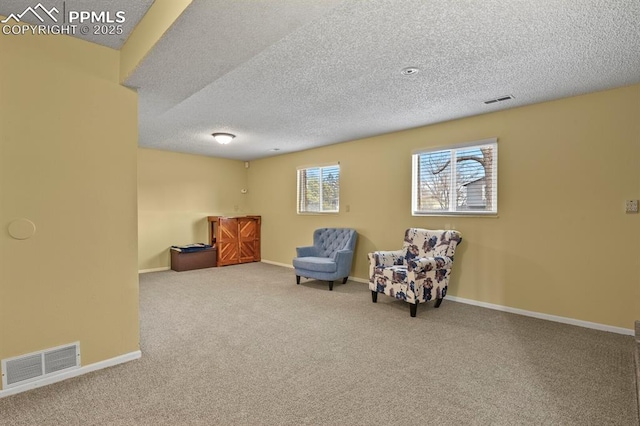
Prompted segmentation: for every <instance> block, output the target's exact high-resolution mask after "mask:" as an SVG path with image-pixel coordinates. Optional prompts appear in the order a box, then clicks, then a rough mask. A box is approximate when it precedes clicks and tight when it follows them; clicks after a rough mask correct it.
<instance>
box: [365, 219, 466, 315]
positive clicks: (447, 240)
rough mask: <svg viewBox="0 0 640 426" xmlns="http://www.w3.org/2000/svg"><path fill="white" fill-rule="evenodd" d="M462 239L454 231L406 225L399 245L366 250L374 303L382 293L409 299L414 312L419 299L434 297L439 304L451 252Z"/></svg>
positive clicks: (442, 294) (448, 269)
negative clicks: (397, 247)
mask: <svg viewBox="0 0 640 426" xmlns="http://www.w3.org/2000/svg"><path fill="white" fill-rule="evenodd" d="M461 241H462V237H461V236H460V233H459V232H457V231H430V230H428V229H419V228H409V229H407V230H406V232H405V234H404V244H403V247H402V249H400V250H395V251H376V252H373V253H369V255H368V256H369V289H370V290H371V299H372V300H373V303H376V302H377V301H378V293H384V294H386V295H387V296H391V297H393V298H396V299H400V300H404V301H405V302H407V303H409V307H410V314H411V316H412V317H415V316H416V310H417V307H418V303H424V302H428V301H429V300H433V299H436V304H435V307H436V308H437V307H439V306H440V303H442V299H443V298H444V296H445V295H446V294H447V287H448V285H449V277H450V276H451V266H453V255H454V253H455V251H456V247H457V246H458V244H459V243H460V242H461Z"/></svg>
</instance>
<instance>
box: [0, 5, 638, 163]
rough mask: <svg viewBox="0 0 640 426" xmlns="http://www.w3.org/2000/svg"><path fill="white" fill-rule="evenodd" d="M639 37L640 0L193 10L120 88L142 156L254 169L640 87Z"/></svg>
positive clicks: (130, 11) (139, 10)
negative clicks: (154, 153)
mask: <svg viewBox="0 0 640 426" xmlns="http://www.w3.org/2000/svg"><path fill="white" fill-rule="evenodd" d="M44 3H45V2H44V0H43V4H44ZM50 3H56V4H57V3H60V2H48V3H47V4H50ZM150 3H151V1H136V2H125V1H120V0H118V1H110V2H104V1H99V0H95V1H80V0H77V1H72V0H67V1H66V5H67V8H69V7H70V5H73V6H74V7H76V6H75V5H77V4H83V5H84V4H86V6H83V7H86V8H87V9H105V8H106V6H105V5H108V9H109V10H124V11H126V12H127V25H129V24H131V23H132V22H133V21H134V18H133V16H134V15H139V16H142V15H143V14H144V12H145V11H146V9H147V8H148V6H149V4H150ZM29 4H31V5H33V2H31V3H29V2H25V1H11V0H2V2H1V3H0V13H3V14H7V13H10V12H15V11H16V8H17V9H23V8H24V7H25V5H29ZM134 11H135V12H134ZM138 19H139V18H138ZM136 22H137V20H136ZM639 23H640V1H638V0H576V1H568V0H539V1H531V0H500V1H498V0H484V1H472V0H458V1H441V0H367V1H362V0H316V1H313V0H234V1H229V0H194V1H193V3H192V4H191V5H190V6H189V7H188V8H187V9H186V10H185V11H184V13H183V14H182V15H181V16H180V17H179V18H178V19H177V20H176V22H175V23H174V24H173V25H172V27H171V28H169V30H168V31H167V32H166V33H165V34H164V36H163V37H162V38H161V39H160V40H159V41H158V43H157V44H156V45H155V46H154V48H153V49H152V50H151V52H150V53H149V54H148V55H147V56H146V57H145V58H144V60H143V61H142V63H141V64H140V65H139V66H138V68H137V69H136V70H135V71H134V72H133V73H132V74H131V76H130V78H129V79H128V80H127V81H126V84H127V85H129V86H131V87H135V88H137V89H138V92H139V100H140V106H139V110H140V118H139V127H140V137H139V144H140V145H141V146H144V147H151V148H158V149H165V150H171V151H178V152H189V153H194V154H201V155H210V156H217V157H225V158H232V159H238V160H253V159H257V158H262V157H267V156H271V155H277V154H282V153H287V152H293V151H299V150H303V149H309V148H313V147H316V146H322V145H328V144H334V143H339V142H343V141H348V140H353V139H357V138H362V137H367V136H373V135H378V134H382V133H388V132H393V131H397V130H402V129H407V128H412V127H418V126H423V125H428V124H432V123H437V122H441V121H446V120H451V119H455V118H461V117H467V116H472V115H477V114H483V113H487V112H492V111H496V110H500V109H505V108H513V107H517V106H522V105H527V104H532V103H537V102H543V101H548V100H552V99H557V98H562V97H567V96H573V95H578V94H583V93H588V92H593V91H598V90H604V89H609V88H613V87H619V86H624V85H629V84H635V83H639V82H640V24H639ZM130 29H131V27H129V28H128V30H130ZM105 37H112V36H105ZM103 38H104V37H103ZM108 40H110V41H113V38H111V39H108ZM121 42H122V40H119V43H121ZM405 67H416V68H418V69H419V70H420V71H419V72H418V73H416V74H413V75H409V76H405V75H402V74H401V72H400V71H401V70H402V69H403V68H405ZM504 95H513V96H514V99H513V100H509V101H505V102H498V103H494V104H491V105H485V104H484V103H483V101H486V100H489V99H493V98H498V97H501V96H504ZM220 131H226V132H231V133H234V134H236V135H237V137H236V139H234V141H233V142H232V143H231V144H229V145H225V146H222V145H219V144H217V143H215V142H213V140H212V137H211V136H210V135H211V133H213V132H220ZM274 149H278V151H274Z"/></svg>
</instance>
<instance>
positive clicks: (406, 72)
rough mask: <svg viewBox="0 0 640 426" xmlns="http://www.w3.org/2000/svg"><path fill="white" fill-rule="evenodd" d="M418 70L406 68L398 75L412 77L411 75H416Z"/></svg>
mask: <svg viewBox="0 0 640 426" xmlns="http://www.w3.org/2000/svg"><path fill="white" fill-rule="evenodd" d="M419 71H420V70H419V69H418V68H416V67H407V68H403V69H402V71H400V73H402V75H413V74H417V73H418V72H419Z"/></svg>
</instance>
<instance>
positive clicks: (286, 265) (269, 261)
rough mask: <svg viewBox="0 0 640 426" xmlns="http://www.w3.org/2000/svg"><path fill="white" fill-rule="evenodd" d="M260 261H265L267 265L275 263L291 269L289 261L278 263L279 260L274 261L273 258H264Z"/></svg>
mask: <svg viewBox="0 0 640 426" xmlns="http://www.w3.org/2000/svg"><path fill="white" fill-rule="evenodd" d="M260 262H262V263H267V264H269V265H276V266H282V267H284V268H289V269H293V265H292V264H290V263H280V262H274V261H273V260H266V259H262V260H261V261H260Z"/></svg>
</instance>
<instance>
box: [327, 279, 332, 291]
mask: <svg viewBox="0 0 640 426" xmlns="http://www.w3.org/2000/svg"><path fill="white" fill-rule="evenodd" d="M327 282H328V283H329V291H333V281H327Z"/></svg>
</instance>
